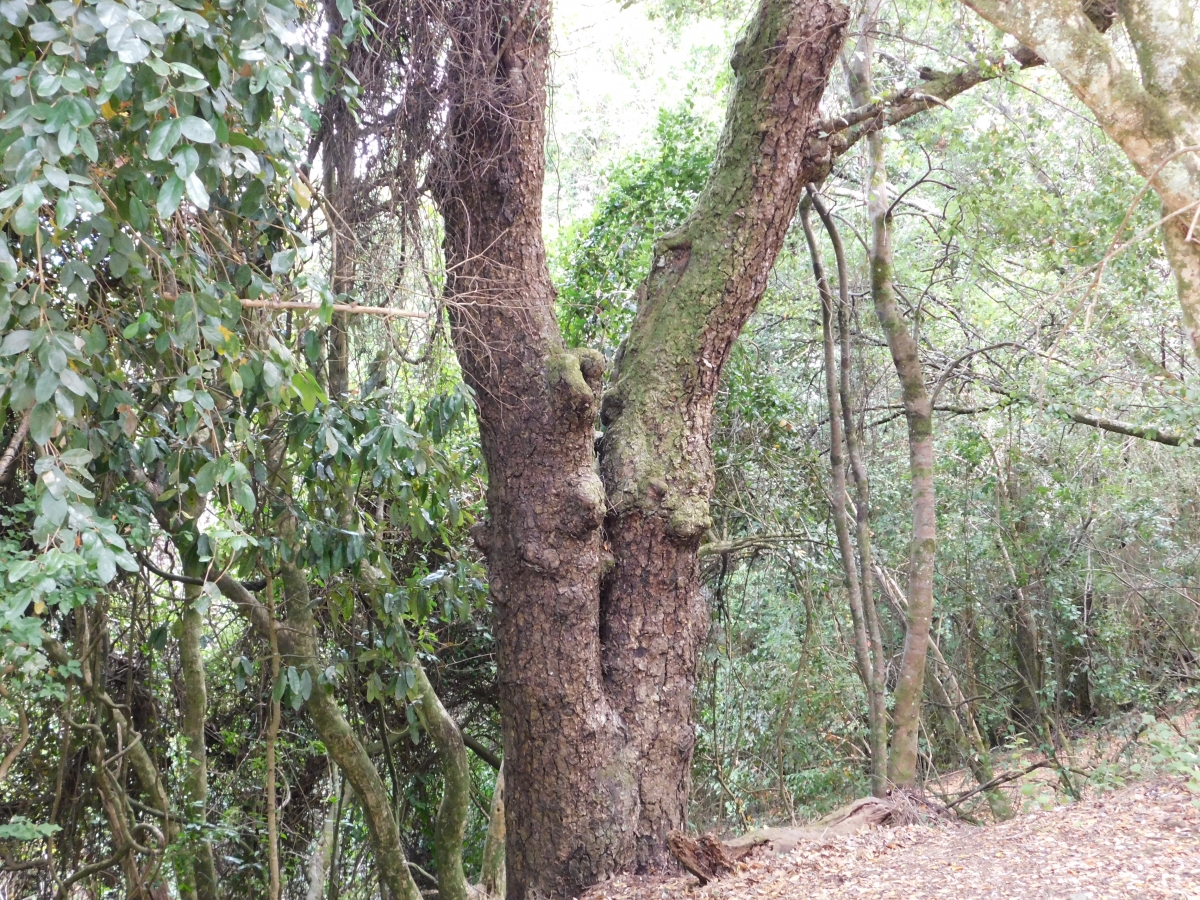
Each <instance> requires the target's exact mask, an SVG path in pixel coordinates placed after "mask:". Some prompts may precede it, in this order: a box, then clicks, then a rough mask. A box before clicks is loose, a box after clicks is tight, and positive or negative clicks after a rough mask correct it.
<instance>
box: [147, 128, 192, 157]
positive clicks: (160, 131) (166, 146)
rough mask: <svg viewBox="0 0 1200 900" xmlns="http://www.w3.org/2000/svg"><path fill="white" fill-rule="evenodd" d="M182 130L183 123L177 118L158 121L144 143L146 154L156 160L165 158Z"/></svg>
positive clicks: (177, 140)
mask: <svg viewBox="0 0 1200 900" xmlns="http://www.w3.org/2000/svg"><path fill="white" fill-rule="evenodd" d="M182 132H183V123H182V121H181V120H179V119H167V120H165V121H163V122H159V123H158V125H156V126H155V127H154V130H153V131H152V132H150V140H149V141H148V142H147V143H146V156H148V157H149V158H150V159H152V160H155V161H156V162H157V161H158V160H160V159H166V158H167V154H168V153H170V152H171V150H172V149H173V148H174V147H175V145H176V144H177V143H178V142H179V136H180V134H181V133H182Z"/></svg>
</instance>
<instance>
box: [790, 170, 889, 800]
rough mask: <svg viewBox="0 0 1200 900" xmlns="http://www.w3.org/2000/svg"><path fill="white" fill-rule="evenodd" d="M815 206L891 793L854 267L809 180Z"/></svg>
mask: <svg viewBox="0 0 1200 900" xmlns="http://www.w3.org/2000/svg"><path fill="white" fill-rule="evenodd" d="M809 192H810V195H811V197H812V203H813V207H814V208H815V209H816V210H817V214H818V215H819V216H820V218H821V222H822V224H823V225H824V226H825V231H826V233H827V234H828V235H829V242H830V244H831V245H832V246H833V253H834V258H835V259H836V260H837V273H838V304H837V325H838V342H839V344H840V346H841V365H840V367H839V378H838V396H839V399H840V401H841V409H842V423H843V426H844V428H845V436H846V456H847V458H848V460H849V462H850V473H851V474H852V475H853V481H854V492H855V504H854V522H855V532H856V537H857V539H858V573H859V593H860V594H861V596H862V611H863V618H864V620H865V622H866V628H867V641H868V646H869V649H870V655H871V666H872V673H871V681H870V683H869V684H868V690H869V694H868V702H869V703H870V708H871V723H870V727H871V746H872V748H873V750H872V758H871V766H872V776H871V782H872V789H873V792H874V793H875V795H876V796H877V797H882V796H884V795H885V794H886V793H887V767H888V720H887V697H886V691H887V665H888V660H887V656H886V655H885V651H884V647H883V630H882V629H881V628H880V626H879V611H878V609H877V608H876V605H875V579H874V572H873V569H874V559H873V554H872V549H871V485H870V481H869V480H868V479H867V469H866V466H864V465H863V462H862V454H861V452H860V450H859V446H858V429H857V428H856V427H855V424H854V400H853V396H854V395H853V391H851V389H850V375H851V366H852V363H853V359H854V357H853V354H852V352H851V344H850V327H849V321H848V316H849V314H850V310H851V308H852V307H851V299H850V267H849V265H848V264H847V263H846V249H845V247H844V246H843V244H842V237H841V234H840V232H839V230H838V227H837V223H836V222H835V221H834V219H833V216H831V215H830V214H829V211H828V210H827V209H826V208H825V207H824V205H823V204H822V203H821V198H820V197H819V196H817V194H816V191H815V190H814V189H813V188H812V186H811V185H810V186H809Z"/></svg>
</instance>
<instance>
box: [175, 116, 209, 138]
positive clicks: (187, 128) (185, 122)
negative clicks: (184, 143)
mask: <svg viewBox="0 0 1200 900" xmlns="http://www.w3.org/2000/svg"><path fill="white" fill-rule="evenodd" d="M180 131H181V133H182V134H183V136H184V137H185V138H187V139H188V140H189V141H194V142H195V143H197V144H211V143H212V142H213V141H215V140H216V139H217V133H216V131H214V130H213V127H212V126H211V125H209V124H208V123H207V122H206V121H204V120H203V119H201V118H200V117H199V116H188V117H187V118H185V119H181V120H180Z"/></svg>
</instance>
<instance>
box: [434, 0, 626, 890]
mask: <svg viewBox="0 0 1200 900" xmlns="http://www.w3.org/2000/svg"><path fill="white" fill-rule="evenodd" d="M455 9H456V12H457V14H458V16H459V19H456V20H452V21H451V23H450V27H451V33H452V34H453V35H454V36H455V39H454V44H453V46H452V48H451V60H450V71H452V72H454V73H455V79H456V84H455V88H454V89H455V91H456V92H457V93H458V94H459V95H460V96H459V97H458V98H457V102H456V104H455V108H454V110H453V112H452V118H451V122H450V137H449V140H450V144H451V149H450V151H449V153H448V160H447V162H446V166H447V169H448V170H447V171H445V172H443V173H441V177H440V178H439V179H438V184H439V189H438V202H439V206H440V208H441V212H442V216H443V220H444V223H445V253H446V263H447V269H448V272H447V296H448V298H449V301H450V304H451V305H450V310H451V313H450V318H451V332H452V336H453V340H454V344H455V348H456V351H457V354H458V358H459V361H460V363H461V365H462V368H463V373H464V376H465V378H466V380H467V382H468V384H470V385H471V387H472V388H473V389H474V390H475V393H476V398H477V403H478V416H479V430H480V442H481V447H482V451H483V456H484V459H485V460H486V462H487V467H488V490H487V506H488V514H489V518H488V520H487V521H486V522H482V523H480V524H478V525H477V526H476V527H475V530H474V535H475V538H476V541H477V543H478V544H479V546H480V548H481V549H482V550H483V551H484V552H485V553H486V554H487V558H488V575H489V586H490V592H491V599H492V603H493V605H494V609H495V616H496V649H497V665H498V677H499V682H500V692H499V693H500V707H501V718H502V722H503V727H504V758H505V760H506V766H505V768H506V772H505V775H506V783H507V786H508V789H509V792H508V797H507V798H506V803H505V817H506V821H507V833H508V849H507V869H508V888H509V892H510V894H511V896H513V897H516V898H524V897H525V896H526V895H527V894H534V893H540V894H545V895H548V896H564V895H567V894H570V893H572V892H574V891H576V890H578V889H579V888H581V887H583V886H585V885H587V884H590V883H592V882H594V881H597V880H599V879H601V878H603V877H604V876H605V875H607V874H608V873H610V872H613V871H616V870H618V869H619V868H621V867H624V866H627V865H628V864H629V863H630V861H631V857H630V852H629V839H628V834H627V830H626V829H627V828H628V823H629V822H630V821H631V820H633V819H634V818H635V817H636V810H637V797H636V784H635V783H634V781H633V778H632V767H631V761H632V760H631V757H630V756H629V754H628V753H627V752H626V751H625V749H624V740H623V738H622V736H621V734H620V722H619V720H618V718H617V716H616V715H615V713H614V712H613V710H612V708H611V706H610V705H609V703H608V701H607V698H606V697H605V694H604V690H603V686H602V683H601V678H600V623H599V578H600V567H601V548H600V536H599V528H600V523H601V521H602V519H603V515H604V490H603V486H602V485H601V484H600V480H599V478H598V477H597V475H596V472H595V467H594V465H593V460H592V444H593V421H594V417H595V412H596V409H597V407H598V399H599V396H598V395H599V390H600V381H601V378H602V375H603V361H602V359H601V358H600V357H599V356H598V355H594V354H590V353H587V352H582V353H571V352H567V351H566V350H565V349H564V345H563V342H562V339H561V336H560V334H559V332H558V327H557V321H556V319H555V314H554V292H553V288H552V286H551V283H550V275H549V271H548V269H547V267H546V261H545V249H544V246H543V243H542V230H541V197H542V182H543V175H544V165H543V159H542V153H543V150H542V148H543V139H544V135H545V123H544V111H545V105H546V69H547V57H548V53H549V22H548V18H547V17H548V7H547V5H546V4H545V3H544V2H532V3H524V4H521V3H516V2H512V3H509V2H502V0H490V2H483V3H479V4H470V5H469V4H464V5H462V6H461V7H456V8H455Z"/></svg>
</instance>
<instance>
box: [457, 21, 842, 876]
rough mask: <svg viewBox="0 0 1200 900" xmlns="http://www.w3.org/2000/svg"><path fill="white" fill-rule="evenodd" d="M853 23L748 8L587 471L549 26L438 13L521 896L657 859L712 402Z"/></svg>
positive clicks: (581, 358) (675, 780)
mask: <svg viewBox="0 0 1200 900" xmlns="http://www.w3.org/2000/svg"><path fill="white" fill-rule="evenodd" d="M845 18H846V17H845V13H844V11H843V9H842V8H841V7H840V6H838V5H836V4H835V3H833V2H830V0H821V2H815V3H814V2H805V3H801V2H799V0H766V2H764V3H763V4H762V6H761V7H760V9H759V10H758V13H757V14H756V16H755V18H754V20H753V22H752V23H751V24H750V26H749V28H748V31H747V34H746V37H745V38H744V39H743V40H742V41H741V42H740V43H739V46H738V49H737V52H736V54H735V57H734V68H735V72H736V83H735V89H734V93H733V97H732V99H731V103H730V108H729V115H728V120H727V125H726V129H725V134H724V137H723V139H722V142H721V146H720V150H719V154H718V160H717V163H716V165H715V168H714V171H713V174H712V177H711V180H710V183H709V185H708V187H707V188H706V189H705V191H704V192H703V194H702V196H701V198H700V199H699V201H698V202H697V206H696V209H695V210H694V211H693V213H692V215H691V216H690V217H689V219H688V221H687V222H686V223H685V224H684V225H683V226H682V227H681V228H680V229H679V230H678V231H677V232H675V233H673V234H671V235H668V236H667V237H665V238H664V239H663V240H662V241H660V243H659V244H658V246H657V247H656V252H655V263H654V267H653V271H652V274H651V276H650V278H649V279H648V282H647V284H646V286H645V288H644V289H643V292H642V299H641V303H640V307H639V312H638V315H637V317H636V320H635V322H634V324H633V329H632V332H631V334H630V336H629V338H628V339H627V340H626V342H625V344H624V345H623V347H622V350H621V353H620V354H619V358H618V361H617V363H616V367H615V372H614V374H613V387H612V389H611V390H610V391H609V392H608V394H607V395H606V396H605V400H604V413H603V421H604V423H605V424H606V425H607V432H606V434H605V436H604V438H603V441H602V454H601V466H600V477H598V476H597V471H596V465H595V457H594V451H593V442H594V438H593V429H594V425H595V414H596V410H597V406H598V403H597V401H598V398H599V393H600V388H601V382H602V377H603V359H602V358H601V357H600V356H599V354H595V353H591V352H588V351H582V352H567V351H565V350H564V347H563V342H562V339H561V336H560V334H559V331H558V327H557V323H556V319H555V314H554V292H553V289H552V287H551V284H550V278H549V273H548V271H547V269H546V263H545V252H544V246H543V242H542V232H541V215H540V210H541V194H542V181H543V174H544V159H543V139H544V135H545V123H544V113H545V102H546V67H547V57H548V53H549V44H548V37H549V26H548V9H547V6H546V4H545V3H544V2H539V0H534V2H525V3H517V2H507V0H489V2H483V3H473V4H462V5H461V6H458V7H455V8H454V10H453V13H452V15H451V16H450V18H449V21H448V25H449V32H450V34H451V38H452V47H451V51H450V59H449V66H448V71H450V72H451V73H452V80H453V84H452V86H451V90H452V94H453V97H454V105H453V108H452V112H451V121H450V134H449V146H448V148H447V153H446V154H445V156H444V160H443V163H442V168H441V170H440V171H438V172H437V173H436V182H437V185H438V189H437V192H438V197H437V199H438V204H439V207H440V209H441V213H442V216H443V219H444V222H445V251H446V263H447V269H448V279H447V297H448V300H449V303H450V308H451V325H452V332H453V338H454V342H455V347H456V350H457V352H458V357H459V361H460V363H461V365H462V367H463V370H464V373H465V376H466V379H467V381H468V383H469V384H470V385H471V386H472V388H474V390H475V392H476V395H477V399H478V408H479V422H480V436H481V443H482V448H483V454H484V458H485V460H486V462H487V466H488V496H487V501H488V511H489V520H488V521H487V522H486V523H482V524H481V525H480V526H479V527H478V528H477V530H476V536H477V539H478V542H479V544H480V546H481V548H482V549H483V550H484V551H485V553H486V554H487V557H488V568H489V577H490V585H491V592H492V599H493V602H494V604H495V609H496V617H497V628H496V639H497V655H498V665H499V678H500V682H501V687H502V689H501V692H500V696H501V711H502V715H503V721H504V740H505V761H506V762H505V770H506V771H505V780H506V790H507V791H508V796H507V797H506V812H507V824H508V890H509V894H510V896H511V897H513V898H514V900H522V898H524V897H526V896H530V895H533V894H542V895H547V896H566V895H570V894H573V893H575V892H577V891H578V890H579V889H581V888H582V887H584V886H586V885H588V884H590V883H593V882H595V881H597V880H599V879H601V878H603V877H604V876H606V875H608V874H610V873H612V872H615V871H621V870H629V869H634V868H638V869H650V868H656V867H659V866H663V865H665V864H667V860H668V856H667V850H666V835H667V833H668V832H669V831H671V830H672V829H674V828H678V827H680V826H681V825H682V824H683V823H684V821H685V817H686V803H687V797H688V790H689V782H688V771H689V767H690V764H691V754H692V743H693V730H692V718H691V692H692V685H693V681H694V670H695V662H696V651H697V647H698V644H699V642H700V640H701V638H702V637H703V635H704V634H705V631H706V623H707V616H706V613H705V610H704V605H703V602H702V600H701V596H700V591H699V576H698V569H697V564H696V550H697V548H698V546H699V543H700V539H701V536H702V535H703V533H704V531H705V530H706V529H707V527H708V524H709V514H708V501H709V494H710V492H711V489H712V480H713V476H712V462H711V455H710V447H709V432H710V424H711V415H712V403H713V396H714V393H715V391H716V388H717V385H718V382H719V379H720V373H721V368H722V366H723V364H724V362H725V360H726V358H727V356H728V354H729V350H730V348H731V346H732V344H733V342H734V340H735V339H736V337H737V335H738V333H739V331H740V329H741V327H742V325H743V324H744V323H745V321H746V319H747V317H748V316H749V315H750V313H751V312H752V311H753V310H754V308H755V306H756V304H757V303H758V300H759V299H760V297H761V296H762V292H763V289H764V287H765V284H766V279H767V275H768V273H769V271H770V268H771V266H772V264H773V263H774V261H775V257H776V255H777V254H778V251H779V248H780V246H781V245H782V242H783V238H784V235H785V234H786V232H787V228H788V225H789V223H790V221H791V219H792V216H793V215H794V213H795V210H796V204H797V200H798V198H799V192H800V190H801V189H802V187H803V185H804V184H805V182H806V181H808V180H810V179H811V178H813V177H814V175H815V174H816V172H817V170H818V169H820V168H821V167H823V166H826V165H827V164H828V151H827V150H826V149H825V147H824V145H823V144H822V143H813V142H810V140H809V130H810V126H811V125H812V124H813V122H814V119H815V116H816V114H817V108H818V104H819V101H820V98H821V95H822V92H823V90H824V86H825V81H826V78H827V75H828V71H829V68H830V66H831V64H832V62H833V60H834V59H835V58H836V54H837V51H838V49H839V48H840V45H841V36H842V31H843V27H844V23H845ZM601 478H603V482H602V481H601ZM602 524H603V525H604V529H603V536H604V538H605V540H606V544H607V547H605V546H604V544H602V538H601V525H602ZM610 554H611V555H610Z"/></svg>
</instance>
